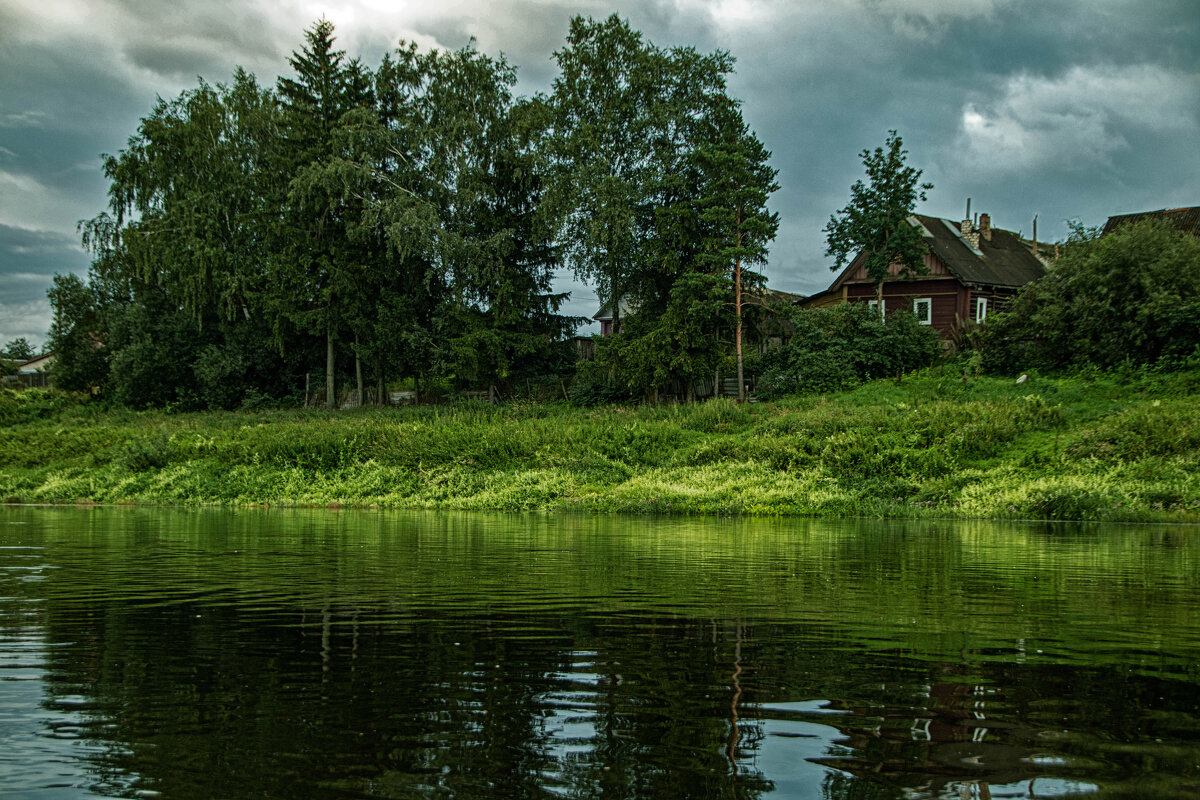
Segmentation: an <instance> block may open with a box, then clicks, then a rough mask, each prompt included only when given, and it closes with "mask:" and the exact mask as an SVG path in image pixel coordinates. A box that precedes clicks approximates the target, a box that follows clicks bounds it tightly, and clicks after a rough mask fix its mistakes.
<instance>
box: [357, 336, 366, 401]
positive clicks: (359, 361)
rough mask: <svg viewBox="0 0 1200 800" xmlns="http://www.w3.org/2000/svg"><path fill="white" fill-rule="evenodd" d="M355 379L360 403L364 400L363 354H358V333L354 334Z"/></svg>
mask: <svg viewBox="0 0 1200 800" xmlns="http://www.w3.org/2000/svg"><path fill="white" fill-rule="evenodd" d="M354 379H355V381H356V382H357V383H358V405H360V406H362V405H366V404H365V403H364V402H363V380H362V356H360V355H359V354H358V334H357V333H356V334H354Z"/></svg>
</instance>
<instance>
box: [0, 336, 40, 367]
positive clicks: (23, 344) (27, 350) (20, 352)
mask: <svg viewBox="0 0 1200 800" xmlns="http://www.w3.org/2000/svg"><path fill="white" fill-rule="evenodd" d="M3 356H4V357H6V358H8V359H9V360H11V361H28V360H29V359H31V358H33V356H34V351H33V345H32V344H30V342H29V340H28V339H26V338H25V337H24V336H21V337H19V338H16V339H13V340H12V341H11V342H9V343H8V344H6V345H4V351H3Z"/></svg>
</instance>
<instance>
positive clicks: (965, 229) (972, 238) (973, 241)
mask: <svg viewBox="0 0 1200 800" xmlns="http://www.w3.org/2000/svg"><path fill="white" fill-rule="evenodd" d="M984 216H985V217H986V216H987V215H986V214H985V215H984ZM961 231H962V237H963V239H965V240H966V242H967V244H969V245H971V247H974V248H975V249H976V250H978V249H979V231H978V230H976V229H975V226H974V225H972V224H971V220H970V219H964V220H963V221H962V227H961Z"/></svg>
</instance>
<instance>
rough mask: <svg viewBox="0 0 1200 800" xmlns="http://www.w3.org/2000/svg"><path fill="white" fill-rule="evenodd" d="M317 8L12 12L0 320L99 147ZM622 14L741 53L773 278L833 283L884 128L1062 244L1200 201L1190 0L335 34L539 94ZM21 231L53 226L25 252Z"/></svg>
mask: <svg viewBox="0 0 1200 800" xmlns="http://www.w3.org/2000/svg"><path fill="white" fill-rule="evenodd" d="M311 8H312V7H311V6H309V5H307V4H304V3H300V2H297V0H281V1H278V2H271V3H265V2H250V3H247V2H242V1H241V0H238V1H237V2H235V1H234V0H218V1H217V2H211V3H204V4H177V5H172V6H164V5H163V4H161V3H159V2H157V0H105V1H104V2H98V1H93V0H73V2H69V3H68V6H67V7H66V11H57V12H56V15H55V18H50V16H49V15H48V14H47V12H46V11H45V10H44V9H43V8H42V6H41V5H39V4H38V3H37V2H36V0H12V1H11V2H9V3H6V4H5V5H4V6H3V7H2V8H0V31H2V32H0V254H2V256H3V263H0V286H3V287H4V288H3V290H0V304H3V308H4V309H6V310H5V311H3V315H4V316H0V319H3V320H12V319H16V318H17V317H14V316H13V315H14V314H19V313H26V312H28V313H29V314H30V315H31V316H30V319H31V320H33V319H35V318H36V319H38V320H41V321H44V320H45V318H47V317H48V311H44V309H43V310H38V308H40V307H38V306H37V302H38V301H37V300H36V298H34V299H30V297H29V295H28V294H27V293H28V291H32V290H28V289H24V288H20V286H21V284H20V282H19V281H15V280H12V281H10V280H7V279H5V278H4V276H5V275H8V276H12V275H14V274H22V275H35V274H41V275H47V276H48V275H49V274H50V273H51V272H53V271H56V270H57V271H64V270H62V269H58V268H57V267H56V266H55V263H57V262H56V261H55V259H57V258H61V259H62V262H63V263H64V264H66V265H67V266H66V269H69V270H74V271H79V270H80V269H81V268H82V267H81V265H84V264H85V263H86V261H85V257H84V256H83V254H82V252H81V251H79V250H78V246H77V244H74V243H75V242H77V239H76V236H75V232H74V225H75V222H76V221H77V220H79V219H82V218H85V217H91V216H93V215H94V214H96V213H97V212H98V211H100V210H101V209H102V208H103V207H104V205H105V186H104V182H103V179H102V177H101V176H100V175H99V161H98V155H99V154H100V153H102V152H115V151H116V150H118V149H119V148H120V147H121V146H122V145H123V143H124V142H125V140H126V139H127V138H128V136H129V135H130V134H132V133H133V132H134V130H135V129H136V126H137V122H138V118H139V117H140V116H142V115H144V114H146V113H147V112H148V111H149V110H150V107H151V105H152V104H153V102H154V99H155V97H156V96H162V97H167V98H169V97H173V96H175V95H176V94H178V92H179V91H181V90H183V89H185V88H188V87H191V86H194V85H195V82H196V78H197V76H203V77H204V78H206V79H208V80H210V81H214V82H219V81H224V80H228V79H229V76H230V75H231V73H232V71H233V68H234V67H235V66H236V65H241V66H244V67H245V68H247V69H248V70H250V71H251V72H253V73H255V74H256V75H258V77H259V79H260V81H261V82H262V83H264V84H267V85H270V84H272V83H273V82H274V81H275V78H276V76H277V75H278V74H279V73H281V72H284V73H286V72H287V71H288V66H287V62H286V57H287V55H288V54H289V53H290V52H291V51H293V50H295V49H297V48H299V47H300V45H301V42H302V35H303V30H304V29H305V28H306V27H308V26H310V25H311V24H312V23H313V22H314V19H313V18H312V16H311V15H312V14H313V13H320V12H313V11H311ZM614 10H615V11H617V12H618V13H621V14H622V15H623V16H625V17H627V18H628V19H629V21H630V23H631V24H632V25H633V26H634V27H635V28H637V29H639V30H641V31H643V33H644V34H645V36H646V38H648V39H649V40H651V41H653V42H655V43H656V44H658V45H660V46H674V45H694V46H695V47H697V48H698V49H700V50H705V51H707V50H713V49H725V50H729V51H730V52H732V54H733V55H734V56H736V57H737V59H738V65H737V74H736V75H734V76H733V78H732V80H731V89H732V91H733V92H734V93H735V94H737V95H738V96H740V97H741V98H742V99H743V100H744V103H745V105H744V109H745V114H746V118H747V121H748V122H749V123H750V125H751V126H752V127H753V128H754V129H755V130H756V132H757V133H758V135H759V137H760V138H761V139H762V140H763V141H764V143H765V144H766V145H767V147H768V148H770V149H771V150H772V151H773V153H774V155H773V163H774V164H775V166H776V167H777V168H778V169H779V182H780V184H781V186H782V189H781V191H780V192H779V193H778V194H777V195H776V196H775V200H774V205H775V208H776V209H777V210H778V211H779V212H780V214H781V217H782V225H781V229H780V235H779V238H778V240H777V241H776V243H775V245H774V247H773V252H772V259H771V264H770V265H769V267H768V269H767V274H768V276H769V277H770V279H771V281H772V283H773V284H774V285H776V286H778V287H779V288H783V289H788V290H792V291H815V290H817V289H820V288H822V287H823V286H824V285H826V284H827V283H828V282H829V280H830V278H831V275H830V273H829V271H828V269H827V263H828V259H826V258H825V257H824V241H823V234H822V232H821V229H822V227H823V226H824V224H825V223H826V221H827V220H828V218H829V215H830V214H831V213H833V211H835V210H836V209H837V208H839V207H840V206H842V205H844V204H845V202H846V200H847V199H848V196H849V186H850V184H851V183H852V182H853V181H854V180H855V179H857V178H858V177H859V175H860V173H861V164H860V162H859V159H858V153H859V151H860V150H862V149H864V148H874V147H876V146H878V145H880V144H882V142H883V140H884V138H885V136H886V135H887V131H888V130H889V129H892V128H895V129H897V130H899V131H900V133H901V135H902V136H903V137H904V140H905V144H906V146H907V147H908V149H909V150H910V163H912V164H913V165H915V166H917V167H919V168H922V169H924V170H925V175H926V177H927V178H928V179H930V180H932V181H933V183H934V184H935V188H934V190H933V191H932V192H931V193H930V198H929V202H928V203H927V204H926V205H925V206H923V207H922V211H925V212H926V213H931V214H936V215H940V216H947V217H956V216H958V215H960V214H962V213H963V211H964V209H965V203H966V198H967V197H972V198H973V200H974V203H973V207H974V208H976V209H979V210H984V211H989V212H990V213H991V214H992V217H993V220H994V221H995V223H996V224H998V225H1000V226H1001V227H1007V228H1012V229H1023V230H1025V231H1028V230H1029V228H1030V225H1031V221H1032V218H1033V215H1034V214H1038V215H1039V234H1040V237H1041V238H1043V239H1054V238H1061V237H1062V236H1064V235H1065V234H1066V225H1065V221H1066V220H1067V219H1070V218H1079V219H1081V220H1082V221H1084V222H1085V223H1087V224H1098V223H1102V222H1103V221H1104V218H1105V217H1106V216H1108V215H1109V214H1115V213H1121V212H1128V211H1137V210H1145V209H1153V208H1161V207H1164V206H1172V205H1195V204H1198V203H1200V162H1198V160H1197V159H1196V158H1195V155H1194V152H1193V151H1194V139H1195V133H1194V132H1195V130H1196V129H1197V126H1198V123H1200V77H1198V76H1200V15H1197V14H1196V12H1195V5H1194V0H1159V1H1158V2H1155V3H1151V4H1145V3H1142V2H1139V0H1089V2H1082V1H1081V2H1061V3H1045V2H1043V1H1042V0H886V1H885V0H826V2H823V3H820V4H817V3H815V2H799V3H797V2H794V0H656V2H650V3H647V2H634V0H618V2H616V3H603V4H602V3H599V2H583V3H581V2H569V1H568V0H496V1H495V2H489V3H483V2H478V0H465V1H464V2H460V3H456V4H452V5H449V6H444V7H443V6H435V5H428V6H426V5H422V6H418V5H417V4H413V3H394V2H385V1H384V0H355V1H354V2H347V3H343V4H341V5H340V6H338V7H336V8H330V9H329V10H328V12H327V16H328V18H329V19H330V20H331V21H332V22H333V23H334V24H335V25H336V26H337V34H338V37H339V40H338V43H339V46H340V47H343V48H344V49H346V51H347V52H348V53H349V54H350V55H351V56H361V57H362V58H363V60H364V61H365V62H366V63H367V64H368V65H372V66H373V65H374V64H376V63H377V62H378V60H379V59H380V57H381V56H382V55H383V53H384V52H385V51H387V50H389V49H391V48H393V47H395V45H396V43H397V42H398V41H399V40H400V39H405V40H410V41H416V42H417V43H419V44H420V45H422V46H427V47H428V46H440V47H449V48H457V47H461V46H463V45H464V44H466V43H467V41H468V40H469V39H470V38H471V37H475V38H476V39H477V40H478V47H479V48H480V50H482V51H483V52H486V53H488V54H491V55H498V54H499V53H501V52H503V53H504V54H505V55H506V57H507V58H508V60H509V62H510V63H512V64H514V65H516V66H517V67H518V68H519V76H520V84H519V87H518V88H519V91H521V92H522V93H526V94H529V93H533V92H536V91H544V90H546V89H548V88H549V86H550V83H551V81H552V79H553V77H554V74H555V72H556V69H555V66H554V62H553V58H552V53H553V52H554V50H556V49H558V48H559V47H561V46H562V43H563V41H564V38H565V35H566V32H567V24H568V21H569V19H570V17H571V16H572V15H573V14H575V13H582V14H585V15H591V16H593V17H597V18H600V17H605V16H607V15H608V14H610V13H612V12H613V11H614ZM31 232H32V233H31ZM21 236H34V237H35V238H36V237H39V236H45V237H48V238H47V239H45V240H44V241H42V245H39V246H36V247H32V249H28V250H24V249H21V248H23V247H25V246H26V245H27V244H28V242H27V243H26V244H16V243H17V242H18V240H19V239H20V237H21ZM54 237H60V238H58V239H55V238H54ZM55 242H57V244H54V243H55ZM60 245H61V247H62V248H63V249H61V250H59V251H55V250H54V248H55V247H58V246H60ZM72 248H73V249H72ZM46 280H47V281H48V278H47V279H46ZM34 283H36V282H34ZM560 284H561V285H562V286H563V287H564V288H571V289H572V290H573V291H574V292H575V294H576V298H575V300H574V302H573V303H572V306H571V308H570V310H571V312H572V313H587V314H590V313H591V312H592V311H594V310H595V309H594V304H595V301H594V297H592V296H591V295H590V293H589V290H587V288H586V287H581V286H579V285H577V284H575V283H574V282H573V281H572V280H571V279H570V278H569V276H563V278H562V280H561V281H560ZM15 293H23V294H21V297H22V298H23V299H20V300H18V299H10V297H12V298H16V296H17V295H16V294H15ZM584 293H588V296H587V297H584V296H582V295H583V294H584ZM29 303H32V304H33V305H27V304H29ZM14 308H18V309H25V311H13V310H12V309H14ZM33 324H34V323H33V322H30V323H29V325H30V326H32V325H33ZM38 324H41V323H40V322H38ZM5 325H9V323H7V322H6V323H5ZM6 330H7V328H5V331H6ZM0 332H3V331H0ZM16 335H25V334H16ZM39 335H40V334H39ZM10 338H11V337H10Z"/></svg>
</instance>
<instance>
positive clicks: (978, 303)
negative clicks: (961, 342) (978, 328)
mask: <svg viewBox="0 0 1200 800" xmlns="http://www.w3.org/2000/svg"><path fill="white" fill-rule="evenodd" d="M987 315H988V299H987V298H986V297H976V298H975V321H976V322H983V321H984V320H985V319H987Z"/></svg>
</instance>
